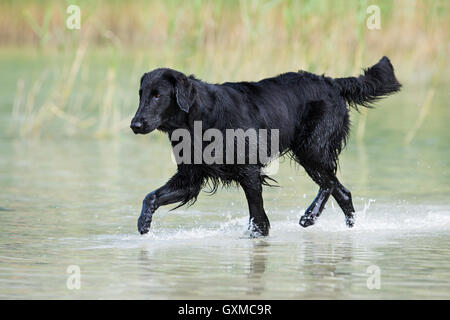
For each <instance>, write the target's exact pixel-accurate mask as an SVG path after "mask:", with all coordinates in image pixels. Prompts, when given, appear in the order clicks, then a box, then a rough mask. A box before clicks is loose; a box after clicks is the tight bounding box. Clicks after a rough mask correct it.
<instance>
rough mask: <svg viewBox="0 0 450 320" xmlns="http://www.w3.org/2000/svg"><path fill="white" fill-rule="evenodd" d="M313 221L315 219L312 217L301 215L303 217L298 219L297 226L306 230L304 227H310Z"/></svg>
mask: <svg viewBox="0 0 450 320" xmlns="http://www.w3.org/2000/svg"><path fill="white" fill-rule="evenodd" d="M315 220H316V219H315V218H314V217H313V216H309V215H303V216H302V217H301V218H300V221H299V224H300V225H301V226H302V227H303V228H306V227H309V226H312V225H313V224H314V222H315Z"/></svg>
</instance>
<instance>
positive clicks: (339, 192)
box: [333, 178, 355, 228]
mask: <svg viewBox="0 0 450 320" xmlns="http://www.w3.org/2000/svg"><path fill="white" fill-rule="evenodd" d="M336 182H337V184H336V187H335V188H334V191H333V198H334V199H335V200H336V202H337V203H338V205H339V207H341V209H342V211H343V212H344V214H345V223H346V224H347V226H349V227H350V228H351V227H353V225H354V224H355V217H354V215H353V213H354V212H355V208H354V207H353V201H352V194H351V193H350V191H349V190H348V189H347V188H346V187H344V186H343V185H342V184H341V183H340V182H339V180H338V179H337V178H336Z"/></svg>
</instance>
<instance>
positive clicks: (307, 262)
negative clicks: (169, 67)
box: [0, 62, 450, 299]
mask: <svg viewBox="0 0 450 320" xmlns="http://www.w3.org/2000/svg"><path fill="white" fill-rule="evenodd" d="M4 63H7V62H4ZM23 68H25V67H23ZM23 68H22V69H23ZM18 69H20V68H19V67H18ZM13 71H14V70H11V72H13ZM12 78H15V76H13V77H12ZM5 79H6V78H4V79H3V80H4V81H3V82H5V81H6V80H5ZM5 85H6V84H5ZM8 85H9V86H8V87H5V86H2V87H3V88H7V89H0V90H2V94H1V96H2V100H1V102H0V103H1V106H0V123H1V124H2V126H1V127H2V130H1V132H0V154H1V156H0V298H2V299H13V298H30V299H47V298H52V299H75V298H83V299H85V298H92V299H113V298H123V299H131V298H139V299H140V298H142V299H162V298H177V299H197V298H207V299H211V298H218V299H220V298H232V299H253V298H256V299H258V298H271V299H283V298H286V299H291V298H295V299H311V298H319V299H326V298H337V299H350V298H363V299H371V298H386V299H394V298H400V299H411V298H425V299H431V298H446V299H449V298H450V267H449V265H450V264H449V262H450V246H449V243H450V196H449V195H450V184H449V181H450V169H449V168H450V163H449V159H450V135H449V131H448V123H449V120H450V109H449V108H448V103H447V101H448V92H447V89H446V88H447V87H446V86H442V88H438V89H437V90H436V95H435V97H434V100H433V104H432V106H431V109H430V113H429V114H428V115H427V117H426V118H425V120H424V121H423V124H422V125H421V126H420V128H419V129H418V130H417V132H416V135H415V136H414V139H413V140H412V142H411V144H409V145H404V138H405V136H406V135H407V134H408V132H411V130H414V128H415V124H416V123H417V117H418V114H419V113H420V105H421V103H422V101H423V100H424V99H425V95H426V92H427V88H423V87H409V86H405V87H404V89H403V91H402V92H401V93H400V94H398V95H396V96H393V97H391V98H389V99H386V100H383V101H382V102H380V103H379V106H380V107H379V108H378V109H375V110H370V111H369V116H368V118H367V126H366V129H365V136H364V140H363V143H362V144H358V143H357V142H356V141H357V139H356V135H357V132H358V129H357V128H358V123H359V120H360V117H361V116H360V115H359V114H358V113H357V112H355V111H353V112H352V120H353V124H354V126H353V132H352V136H351V139H350V144H349V145H348V147H347V149H346V150H344V152H343V155H342V156H341V168H340V172H339V177H340V179H341V181H342V182H343V184H344V185H346V186H347V187H348V188H349V189H350V190H351V191H352V192H353V196H354V202H355V208H356V211H357V213H356V225H355V227H354V228H353V229H351V230H350V229H347V228H346V227H345V223H344V216H343V214H342V212H341V211H340V210H339V209H338V208H337V206H336V204H335V203H334V202H333V201H331V202H329V203H328V205H327V208H326V210H325V211H324V212H323V214H322V216H321V217H320V219H319V220H318V222H317V224H316V225H314V226H312V227H309V228H307V229H303V228H301V227H300V226H299V225H298V220H299V218H300V216H301V215H302V213H303V211H304V210H305V208H306V207H307V206H308V205H309V203H310V202H311V201H312V199H313V198H314V196H315V193H316V192H317V186H316V185H314V183H312V182H311V180H310V178H309V177H308V176H307V175H306V174H305V172H304V170H303V169H302V168H298V167H296V166H295V165H294V164H291V163H290V162H289V161H288V160H285V161H284V162H282V163H281V167H280V171H279V172H278V174H277V175H276V176H275V178H276V179H277V180H278V181H279V183H280V186H281V187H280V188H265V190H264V200H265V207H266V211H267V212H268V215H269V218H270V221H271V225H272V228H271V233H270V236H269V237H267V238H262V239H250V238H249V237H248V236H247V235H246V229H247V221H248V213H247V203H246V201H245V198H244V195H243V192H242V191H241V190H238V189H235V188H231V189H224V190H219V191H218V193H217V194H216V195H214V196H208V195H207V194H206V193H201V194H200V197H199V199H198V201H197V203H196V204H194V205H193V206H192V207H189V208H186V207H183V208H180V209H177V210H175V211H169V209H170V208H171V207H170V206H169V207H163V208H160V209H159V210H158V211H157V213H156V214H155V216H154V219H153V224H152V227H151V230H150V233H149V234H147V235H145V236H140V235H139V234H138V232H137V228H136V221H137V217H138V214H139V212H140V205H141V203H142V199H143V197H144V196H145V195H146V194H147V193H148V192H150V191H152V190H153V189H155V188H157V187H159V186H160V185H162V184H163V183H164V182H165V181H166V180H167V179H168V178H169V177H170V176H171V174H173V173H174V172H175V165H174V164H173V163H171V161H170V149H169V143H168V141H167V140H166V138H165V137H163V136H160V135H158V134H156V135H155V134H153V135H151V136H134V135H133V134H132V133H131V131H130V132H128V133H125V134H123V135H122V136H120V137H119V138H112V139H93V138H92V137H86V138H80V139H78V138H68V139H65V138H64V137H60V134H59V132H58V131H55V132H53V133H51V134H50V135H47V137H43V138H41V139H38V138H30V139H23V138H17V137H15V135H11V134H7V130H10V129H11V124H12V123H11V121H10V114H11V103H12V101H13V96H12V92H14V82H11V83H9V82H8ZM44 98H45V97H44ZM131 111H132V110H131V109H130V112H131ZM22 125H26V123H24V124H22ZM13 129H14V127H13ZM9 132H11V131H9ZM73 265H75V266H78V267H79V268H80V272H81V287H80V289H79V290H76V289H74V290H69V289H68V287H67V280H68V277H69V276H70V275H69V274H68V273H67V270H68V267H69V266H73ZM368 270H369V271H373V270H378V271H379V276H380V277H379V280H380V281H379V284H380V287H379V289H369V287H371V286H370V284H373V283H375V282H373V281H372V280H373V279H374V278H373V276H376V274H375V275H373V274H371V273H368ZM368 281H369V287H368Z"/></svg>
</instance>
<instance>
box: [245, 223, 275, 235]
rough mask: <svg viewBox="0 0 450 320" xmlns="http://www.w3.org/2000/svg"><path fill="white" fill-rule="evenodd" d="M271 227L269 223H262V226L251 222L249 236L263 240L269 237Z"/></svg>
mask: <svg viewBox="0 0 450 320" xmlns="http://www.w3.org/2000/svg"><path fill="white" fill-rule="evenodd" d="M269 229H270V225H269V224H268V223H261V224H260V225H257V224H255V223H254V222H250V225H249V226H248V231H247V235H248V236H249V237H250V238H261V237H267V236H268V235H269Z"/></svg>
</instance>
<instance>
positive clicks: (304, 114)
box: [131, 57, 401, 236]
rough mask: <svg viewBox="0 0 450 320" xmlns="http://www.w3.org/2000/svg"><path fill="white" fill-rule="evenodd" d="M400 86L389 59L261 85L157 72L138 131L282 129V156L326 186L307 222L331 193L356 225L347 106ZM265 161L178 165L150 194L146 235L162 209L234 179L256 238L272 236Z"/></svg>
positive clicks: (145, 84)
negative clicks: (341, 164)
mask: <svg viewBox="0 0 450 320" xmlns="http://www.w3.org/2000/svg"><path fill="white" fill-rule="evenodd" d="M400 87H401V85H400V83H399V82H398V81H397V79H396V78H395V75H394V69H393V67H392V64H391V63H390V61H389V59H388V58H387V57H383V58H382V59H381V60H380V61H379V62H378V63H377V64H375V65H374V66H373V67H371V68H369V69H367V70H365V72H364V75H361V76H359V77H358V78H356V77H348V78H336V79H332V78H329V77H325V76H317V75H314V74H311V73H308V72H304V71H299V72H298V73H295V72H289V73H285V74H281V75H279V76H277V77H274V78H268V79H264V80H261V81H259V82H233V83H231V82H227V83H223V84H208V83H205V82H203V81H201V80H198V79H196V78H194V77H193V76H189V77H187V76H185V75H184V74H183V73H180V72H178V71H175V70H171V69H156V70H154V71H151V72H149V73H146V74H144V75H143V77H142V78H141V87H140V90H139V96H140V102H139V108H138V110H137V112H136V115H135V117H134V118H133V120H132V122H131V129H132V130H133V132H134V133H135V134H138V133H140V134H147V133H149V132H151V131H153V130H155V129H158V130H161V131H163V132H166V133H168V134H169V137H171V136H172V133H173V132H174V130H175V129H178V128H183V129H186V130H188V132H190V133H191V135H192V136H193V135H194V133H193V131H194V130H193V128H194V121H201V122H202V130H206V129H209V128H216V129H218V130H220V131H221V132H225V130H226V129H243V130H247V129H250V128H253V129H268V130H271V129H278V130H279V150H278V151H279V155H284V154H288V155H290V156H291V157H292V158H293V159H295V160H296V161H297V162H298V163H299V164H300V165H302V166H303V167H304V168H305V170H306V172H307V173H308V175H309V176H310V177H311V178H312V179H313V180H314V181H315V182H316V183H317V184H318V185H319V187H320V189H319V193H318V195H317V197H316V198H315V199H314V201H313V202H312V204H311V205H310V206H309V207H308V208H307V209H306V212H305V214H304V215H303V216H302V217H301V219H300V225H302V226H303V227H307V226H310V225H312V224H314V222H315V220H316V219H317V217H318V216H319V215H320V214H321V212H322V210H323V209H324V206H325V203H326V202H327V200H328V198H329V197H330V195H332V196H333V197H334V198H335V199H336V201H337V203H338V204H339V206H340V207H341V209H342V211H343V212H344V214H345V218H346V223H347V225H348V226H349V227H352V226H353V223H354V217H353V213H354V212H355V210H354V208H353V203H352V198H351V194H350V191H349V190H347V189H346V188H345V187H344V186H343V185H342V184H341V183H340V182H339V181H338V179H337V178H336V175H335V174H336V169H337V161H338V155H339V153H340V152H341V150H342V148H343V146H344V145H345V142H346V138H347V135H348V133H349V126H350V123H349V108H348V107H347V104H349V105H350V106H353V107H355V108H356V106H357V105H362V106H365V107H370V106H371V105H370V104H371V103H372V102H375V101H377V100H378V99H380V98H382V97H384V96H386V95H389V94H391V93H394V92H397V91H399V89H400ZM172 146H175V143H174V142H173V141H172ZM202 146H203V147H204V145H202ZM271 156H272V157H273V156H274V155H273V154H271ZM266 164H267V163H266V162H262V161H260V159H258V162H257V163H255V164H248V163H247V164H218V163H214V164H206V163H205V162H201V163H200V164H198V163H197V164H192V163H180V164H178V170H177V172H176V174H175V175H174V176H173V177H172V178H171V179H170V180H169V181H168V182H167V183H166V184H165V185H163V186H162V187H160V188H159V189H157V190H155V191H153V192H151V193H149V194H148V195H147V196H146V197H145V199H144V201H143V205H142V212H141V215H140V217H139V220H138V230H139V232H140V233H141V234H144V233H147V232H148V230H149V228H150V223H151V220H152V215H153V213H154V212H155V210H156V209H157V208H158V207H160V206H162V205H167V204H172V203H176V202H180V203H181V204H180V206H181V205H184V204H186V203H188V202H190V201H192V202H193V201H195V200H196V198H197V195H198V194H199V192H200V190H201V189H202V188H203V187H204V186H205V185H208V184H209V185H211V186H212V191H215V190H216V189H217V186H218V184H219V183H220V182H222V183H224V184H225V185H228V184H230V183H233V182H234V183H237V184H239V185H240V186H241V187H242V188H243V190H244V192H245V195H246V197H247V201H248V207H249V211H250V227H249V228H250V231H252V234H253V235H255V236H258V235H263V236H266V235H268V233H269V228H270V224H269V219H268V218H267V215H266V213H265V211H264V207H263V198H262V185H263V184H267V179H268V177H267V176H265V175H264V174H261V168H262V167H264V166H265V165H266ZM269 179H270V178H269ZM177 208H178V207H177Z"/></svg>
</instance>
